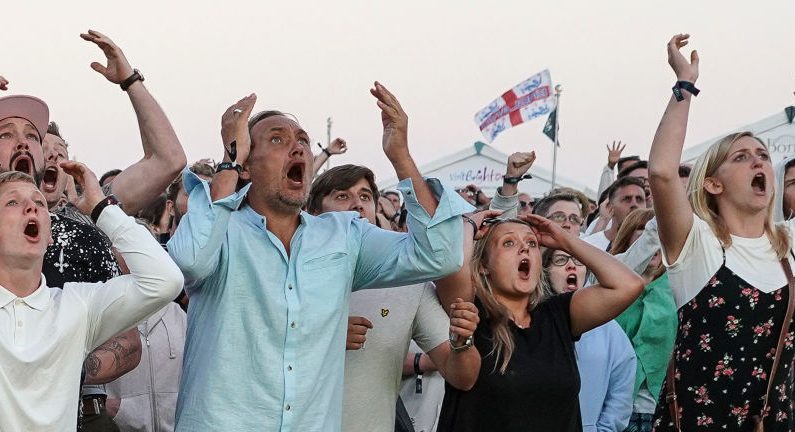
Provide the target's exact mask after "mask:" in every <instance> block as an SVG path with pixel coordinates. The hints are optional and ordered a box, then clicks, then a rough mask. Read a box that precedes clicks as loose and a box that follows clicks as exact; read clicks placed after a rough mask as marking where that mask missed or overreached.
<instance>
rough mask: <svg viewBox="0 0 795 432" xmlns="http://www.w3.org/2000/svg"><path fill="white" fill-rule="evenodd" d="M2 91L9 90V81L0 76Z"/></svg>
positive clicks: (0, 88)
mask: <svg viewBox="0 0 795 432" xmlns="http://www.w3.org/2000/svg"><path fill="white" fill-rule="evenodd" d="M0 90H3V91H5V90H8V80H7V79H5V78H3V76H2V75H0Z"/></svg>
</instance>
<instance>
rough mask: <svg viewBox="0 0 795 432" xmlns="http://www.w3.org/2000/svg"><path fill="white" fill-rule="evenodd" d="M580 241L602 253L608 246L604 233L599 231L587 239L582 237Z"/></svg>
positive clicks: (608, 242)
mask: <svg viewBox="0 0 795 432" xmlns="http://www.w3.org/2000/svg"><path fill="white" fill-rule="evenodd" d="M582 241H584V242H586V243H589V244H592V245H594V246H596V247H598V248H599V249H601V250H603V251H606V250H607V247H608V246H610V239H608V238H607V236H606V235H605V232H604V231H599V232H597V233H593V234H591V235H589V236H587V237H582Z"/></svg>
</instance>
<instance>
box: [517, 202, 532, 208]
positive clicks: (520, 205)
mask: <svg viewBox="0 0 795 432" xmlns="http://www.w3.org/2000/svg"><path fill="white" fill-rule="evenodd" d="M532 205H535V201H522V200H519V207H521V208H527V206H532Z"/></svg>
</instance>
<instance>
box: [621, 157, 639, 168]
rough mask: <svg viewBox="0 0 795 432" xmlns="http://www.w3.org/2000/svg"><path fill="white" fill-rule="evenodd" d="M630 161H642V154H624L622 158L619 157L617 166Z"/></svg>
mask: <svg viewBox="0 0 795 432" xmlns="http://www.w3.org/2000/svg"><path fill="white" fill-rule="evenodd" d="M629 161H640V156H624V157H622V158H618V162H617V163H616V166H621V165H624V162H629Z"/></svg>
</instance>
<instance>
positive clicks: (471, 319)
mask: <svg viewBox="0 0 795 432" xmlns="http://www.w3.org/2000/svg"><path fill="white" fill-rule="evenodd" d="M479 322H480V317H479V316H478V308H477V307H475V305H474V304H472V303H471V302H465V301H464V300H463V299H461V298H456V299H455V302H454V303H453V304H452V305H450V334H451V339H455V340H456V341H457V342H456V344H457V345H460V344H461V343H463V341H464V340H466V339H467V338H468V337H470V336H472V335H473V334H475V330H476V329H477V328H478V323H479Z"/></svg>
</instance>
